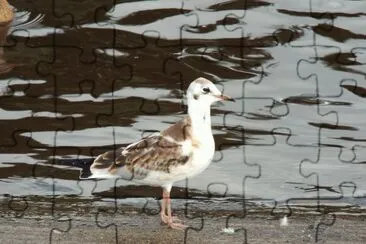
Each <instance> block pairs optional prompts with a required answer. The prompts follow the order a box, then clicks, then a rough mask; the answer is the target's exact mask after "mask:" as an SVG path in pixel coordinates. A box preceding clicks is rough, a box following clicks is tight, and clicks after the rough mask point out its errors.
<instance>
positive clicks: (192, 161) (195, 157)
mask: <svg viewBox="0 0 366 244" xmlns="http://www.w3.org/2000/svg"><path fill="white" fill-rule="evenodd" d="M222 100H228V101H234V99H233V98H231V97H229V96H225V95H223V94H222V93H221V92H220V91H219V89H218V88H217V87H216V86H215V85H214V84H213V83H212V82H211V81H209V80H208V79H205V78H202V77H200V78H197V79H195V80H194V81H192V82H191V84H190V85H189V87H188V89H187V104H188V116H186V117H185V118H183V119H182V120H180V121H178V122H176V123H175V124H173V125H171V126H170V127H168V128H167V129H165V130H163V131H162V132H160V133H158V134H153V135H151V136H148V137H146V138H143V139H141V140H140V141H137V142H135V143H132V144H130V145H128V146H127V147H124V148H119V149H117V150H114V151H109V152H105V153H103V154H101V155H99V156H98V157H97V158H96V159H95V160H94V162H93V163H92V165H91V166H90V172H91V173H92V175H91V176H90V177H89V178H110V177H118V178H122V179H126V180H131V181H134V182H137V183H140V184H145V185H152V186H160V187H162V190H163V194H162V204H161V212H160V217H161V220H162V222H163V223H165V224H167V225H168V226H169V227H170V228H173V229H184V228H186V227H187V226H186V225H184V224H182V221H181V220H179V219H178V218H176V217H173V216H172V210H171V201H170V191H171V189H172V186H173V183H174V182H176V181H180V180H184V179H186V178H189V177H192V176H195V175H197V174H199V173H201V172H202V171H203V170H205V169H206V168H207V166H208V165H209V164H210V163H211V160H212V158H213V156H214V152H215V141H214V138H213V135H212V131H211V104H212V103H214V102H216V101H222Z"/></svg>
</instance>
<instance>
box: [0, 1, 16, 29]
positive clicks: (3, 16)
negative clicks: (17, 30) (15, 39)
mask: <svg viewBox="0 0 366 244" xmlns="http://www.w3.org/2000/svg"><path fill="white" fill-rule="evenodd" d="M13 16H14V13H13V9H12V8H11V7H10V5H9V3H8V1H7V0H0V23H3V22H9V21H12V19H13Z"/></svg>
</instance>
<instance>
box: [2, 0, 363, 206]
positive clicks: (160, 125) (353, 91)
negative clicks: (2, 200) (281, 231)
mask: <svg viewBox="0 0 366 244" xmlns="http://www.w3.org/2000/svg"><path fill="white" fill-rule="evenodd" d="M51 2H53V1H33V2H32V1H27V2H24V1H14V2H13V3H12V4H13V7H14V8H15V11H16V14H15V17H14V18H15V19H14V20H13V23H12V25H11V26H10V28H9V30H8V29H7V28H6V26H5V25H3V26H2V27H1V28H2V29H1V31H0V35H3V37H2V39H1V40H2V44H1V45H2V46H3V48H1V49H2V50H1V51H0V89H1V93H0V94H1V95H0V124H1V138H0V153H1V154H0V161H1V162H0V167H1V170H0V178H1V179H0V189H1V193H2V194H10V195H13V196H31V195H41V196H55V195H57V196H58V195H65V196H66V195H76V196H80V197H87V198H91V197H95V196H99V197H102V198H103V197H107V198H108V197H113V192H114V190H115V188H114V186H115V183H116V186H117V188H116V189H118V191H117V192H118V194H117V195H118V197H119V198H125V197H144V196H147V197H149V196H151V194H152V193H151V190H147V191H146V190H144V189H146V188H144V187H137V188H131V186H130V185H131V184H132V183H131V182H128V181H123V180H117V181H115V180H113V179H109V180H101V181H98V182H97V183H96V182H94V181H80V180H79V168H77V167H72V165H67V164H66V165H65V164H63V165H59V164H58V163H57V162H59V161H58V160H59V159H75V158H90V157H93V156H96V155H98V154H99V153H101V152H103V151H106V150H110V149H113V148H115V147H117V146H123V145H126V144H129V143H131V142H134V141H136V140H137V139H139V138H140V137H141V136H146V135H148V134H149V133H152V132H154V131H159V130H162V129H164V128H166V127H167V126H169V125H171V124H172V123H174V122H176V121H178V120H179V119H180V118H182V117H183V116H184V111H185V110H186V106H185V99H184V90H185V89H186V87H187V85H188V84H189V82H190V81H192V80H193V79H195V78H197V77H200V76H202V77H206V78H208V79H210V80H212V81H214V82H215V83H217V85H218V87H220V89H222V90H224V92H225V93H226V94H228V95H230V96H232V97H234V98H235V99H236V103H220V104H216V105H215V106H214V107H213V110H212V111H213V112H212V115H213V116H212V124H213V133H214V136H215V141H216V149H217V151H216V153H215V158H214V162H213V163H212V164H211V165H210V166H209V168H208V169H207V170H206V171H205V172H204V173H202V174H201V175H199V176H197V177H195V178H192V179H189V180H188V181H183V182H178V183H177V184H176V185H177V186H181V187H186V186H187V187H188V192H195V193H197V192H201V193H202V194H205V195H209V196H210V195H211V194H216V196H218V197H220V196H221V197H222V196H230V195H233V196H236V197H237V198H239V199H240V198H243V196H244V197H245V199H248V200H255V201H269V200H271V201H280V202H286V201H288V202H289V203H290V204H296V203H298V202H306V203H308V204H312V205H314V204H326V203H330V204H344V203H346V204H352V205H363V206H365V205H366V201H365V199H366V136H365V135H366V133H365V132H366V123H365V121H366V112H365V111H366V104H365V97H366V80H365V77H366V73H365V72H366V71H365V70H366V69H365V67H366V66H365V63H366V28H364V25H365V22H366V11H365V10H366V2H365V1H321V0H319V1H291V0H282V1H252V0H250V1H235V0H234V1H213V0H204V1H183V2H182V1H173V0H172V1H117V3H116V5H115V6H113V5H112V4H111V2H112V1H104V0H98V1H82V2H79V1H76V2H75V1H62V2H60V1H56V2H57V3H56V2H55V5H54V6H52V4H51ZM58 2H60V3H58ZM5 33H8V34H7V36H5ZM56 159H57V160H56ZM67 162H69V161H67ZM131 189H132V190H131ZM148 189H150V188H148ZM192 194H193V193H192ZM158 195H159V191H158V192H157V193H156V194H155V195H154V194H153V196H158ZM131 201H132V204H133V200H131Z"/></svg>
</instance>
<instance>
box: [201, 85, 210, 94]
mask: <svg viewBox="0 0 366 244" xmlns="http://www.w3.org/2000/svg"><path fill="white" fill-rule="evenodd" d="M202 91H203V93H204V94H207V93H209V92H210V88H208V87H204V88H202Z"/></svg>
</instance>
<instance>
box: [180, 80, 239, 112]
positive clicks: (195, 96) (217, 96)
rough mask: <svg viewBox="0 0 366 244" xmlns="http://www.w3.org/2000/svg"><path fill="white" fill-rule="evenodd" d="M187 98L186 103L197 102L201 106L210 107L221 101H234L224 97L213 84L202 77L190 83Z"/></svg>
mask: <svg viewBox="0 0 366 244" xmlns="http://www.w3.org/2000/svg"><path fill="white" fill-rule="evenodd" d="M187 98H188V101H189V100H191V101H197V102H198V103H200V104H202V106H210V105H211V104H212V103H214V102H217V101H222V100H228V101H234V99H233V98H231V97H228V96H224V95H223V94H222V93H221V91H220V90H219V89H217V87H216V86H215V85H214V83H212V82H211V81H209V80H207V79H205V78H202V77H200V78H197V79H195V80H194V81H192V82H191V84H190V85H189V87H188V90H187Z"/></svg>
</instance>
